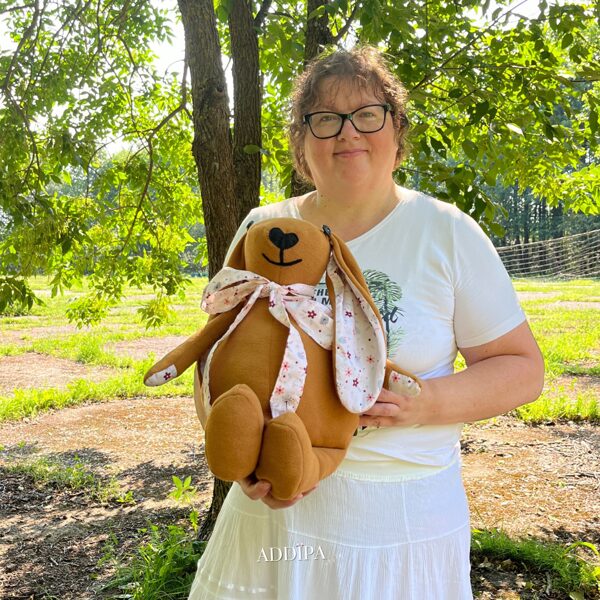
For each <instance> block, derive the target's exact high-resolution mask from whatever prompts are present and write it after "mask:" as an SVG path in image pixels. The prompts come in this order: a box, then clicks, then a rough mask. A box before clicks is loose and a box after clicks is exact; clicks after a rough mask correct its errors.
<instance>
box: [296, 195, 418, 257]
mask: <svg viewBox="0 0 600 600" xmlns="http://www.w3.org/2000/svg"><path fill="white" fill-rule="evenodd" d="M401 189H402V191H403V195H402V200H400V201H399V202H398V204H396V206H394V208H393V209H392V210H391V211H390V212H389V213H388V214H387V215H386V216H385V217H383V219H381V221H379V222H378V223H375V225H373V227H371V228H370V229H367V231H365V232H364V233H361V234H360V235H359V236H357V237H355V238H352V239H351V240H349V241H347V242H345V243H346V245H347V246H353V245H354V244H358V243H359V242H362V241H364V240H365V239H366V238H368V237H370V236H371V235H374V234H375V233H377V232H378V231H379V230H380V229H381V228H382V227H385V225H386V223H387V222H388V221H390V220H391V219H392V218H393V217H394V215H395V214H396V212H398V211H399V210H400V207H402V206H404V205H405V204H406V203H407V201H408V199H409V194H408V192H409V190H407V189H405V188H401ZM309 193H312V192H309ZM303 197H304V196H294V197H293V198H290V201H291V205H292V212H293V213H294V218H295V219H300V220H301V221H304V220H305V219H304V218H303V217H302V215H301V214H300V209H299V208H298V200H299V199H300V198H303Z"/></svg>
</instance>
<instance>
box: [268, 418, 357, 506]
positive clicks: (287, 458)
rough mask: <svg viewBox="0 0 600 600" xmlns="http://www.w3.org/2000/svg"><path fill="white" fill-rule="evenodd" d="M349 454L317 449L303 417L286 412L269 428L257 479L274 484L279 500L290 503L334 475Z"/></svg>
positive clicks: (273, 421)
mask: <svg viewBox="0 0 600 600" xmlns="http://www.w3.org/2000/svg"><path fill="white" fill-rule="evenodd" d="M345 454H346V450H345V449H340V448H315V447H313V446H312V444H311V441H310V437H309V435H308V432H307V431H306V427H305V425H304V423H303V422H302V420H301V419H300V417H299V416H298V415H297V414H296V413H285V414H283V415H281V416H280V417H277V418H276V419H273V420H272V421H269V422H268V423H267V425H266V426H265V432H264V436H263V445H262V450H261V454H260V458H259V461H258V466H257V467H256V477H257V479H265V480H266V481H269V482H270V483H271V494H272V495H273V496H274V497H275V498H277V499H278V500H290V499H291V498H294V497H296V496H297V495H298V494H300V493H302V492H306V491H308V490H310V489H312V488H313V487H314V486H315V485H317V483H318V482H319V481H320V480H321V479H323V478H324V477H327V475H330V474H331V473H333V471H335V469H336V468H337V466H338V465H339V464H340V462H342V460H343V458H344V456H345Z"/></svg>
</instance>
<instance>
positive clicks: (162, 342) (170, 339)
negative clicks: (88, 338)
mask: <svg viewBox="0 0 600 600" xmlns="http://www.w3.org/2000/svg"><path fill="white" fill-rule="evenodd" d="M186 339H187V336H182V335H169V336H165V337H159V338H157V337H147V338H140V339H137V340H124V341H122V342H116V343H114V344H107V345H106V347H105V349H106V351H107V352H112V353H113V354H116V355H117V356H129V357H131V358H134V359H136V360H143V359H145V358H147V357H148V355H149V354H150V353H153V354H154V356H155V357H156V359H157V360H158V359H159V358H162V357H163V356H164V355H165V354H167V353H168V352H170V351H171V350H173V348H176V347H177V346H179V344H181V343H183V342H184V341H185V340H186Z"/></svg>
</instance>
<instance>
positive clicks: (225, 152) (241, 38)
mask: <svg viewBox="0 0 600 600" xmlns="http://www.w3.org/2000/svg"><path fill="white" fill-rule="evenodd" d="M178 3H179V9H180V11H181V17H182V23H183V28H184V33H185V47H186V58H187V63H188V65H189V69H190V77H191V84H192V107H193V124H194V141H193V144H192V152H193V155H194V159H195V161H196V166H197V169H198V180H199V183H200V190H201V194H202V209H203V212H204V223H205V226H206V240H207V245H208V273H209V277H213V276H214V275H215V274H216V273H217V271H219V269H221V267H222V265H223V262H224V260H225V255H226V253H227V249H228V247H229V244H230V243H231V240H232V239H233V236H234V234H235V232H236V229H237V227H238V225H239V223H240V222H241V220H242V219H243V218H244V217H245V215H246V214H247V213H248V211H249V210H250V209H251V208H253V207H255V206H258V202H259V192H260V156H261V155H260V153H259V152H255V153H248V152H245V151H244V147H245V146H248V145H253V146H257V147H259V148H260V147H261V145H262V140H261V113H260V111H261V94H262V90H261V86H260V70H259V60H258V39H257V35H256V30H255V29H254V22H253V18H252V13H251V10H250V5H249V4H248V3H247V1H246V0H234V2H233V3H232V8H231V13H230V17H229V26H230V35H231V52H232V56H233V79H234V124H233V137H232V134H231V124H230V112H229V99H228V94H227V83H226V80H225V72H224V70H223V66H222V63H221V47H220V44H219V36H218V31H217V20H216V15H215V12H214V5H213V2H212V0H178ZM230 487H231V484H230V483H228V482H224V481H221V480H220V479H217V478H215V479H214V487H213V496H212V502H211V506H210V509H209V512H208V514H207V515H206V516H205V518H204V520H203V522H202V525H201V527H200V531H199V538H200V539H201V540H208V539H209V538H210V536H211V534H212V531H213V528H214V524H215V521H216V519H217V516H218V514H219V511H220V510H221V506H222V505H223V501H224V500H225V496H226V495H227V492H228V491H229V488H230Z"/></svg>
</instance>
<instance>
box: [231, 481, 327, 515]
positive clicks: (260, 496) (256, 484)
mask: <svg viewBox="0 0 600 600" xmlns="http://www.w3.org/2000/svg"><path fill="white" fill-rule="evenodd" d="M237 483H239V485H240V487H241V488H242V491H243V492H244V494H246V496H248V498H250V500H262V501H263V502H264V503H265V504H266V505H267V506H268V507H269V508H271V509H273V510H277V509H279V508H289V507H290V506H293V505H294V504H296V502H298V500H301V499H302V498H304V496H306V495H307V494H310V493H311V492H312V491H313V490H315V489H317V486H315V487H314V488H312V489H310V490H308V491H307V492H304V493H303V494H298V495H297V496H296V497H295V498H292V499H291V500H277V498H273V496H272V495H271V484H270V483H269V482H268V481H265V480H256V479H254V478H253V477H245V478H244V479H240V480H239V481H238V482H237Z"/></svg>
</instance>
